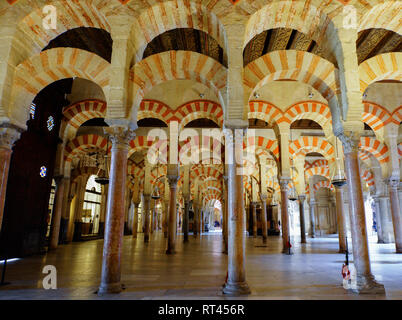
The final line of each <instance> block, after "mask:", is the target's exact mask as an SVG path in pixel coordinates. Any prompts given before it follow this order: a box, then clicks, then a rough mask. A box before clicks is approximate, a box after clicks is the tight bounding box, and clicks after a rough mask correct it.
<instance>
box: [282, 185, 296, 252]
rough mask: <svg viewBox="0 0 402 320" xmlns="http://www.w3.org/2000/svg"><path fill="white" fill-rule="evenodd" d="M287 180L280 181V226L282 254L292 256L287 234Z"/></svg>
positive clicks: (288, 234)
mask: <svg viewBox="0 0 402 320" xmlns="http://www.w3.org/2000/svg"><path fill="white" fill-rule="evenodd" d="M289 181H290V180H289V179H280V186H281V220H282V221H281V226H282V253H285V254H293V249H292V248H291V247H290V233H289V212H288V203H289V197H288V191H289Z"/></svg>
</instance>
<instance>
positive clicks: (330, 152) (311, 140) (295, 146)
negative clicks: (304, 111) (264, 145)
mask: <svg viewBox="0 0 402 320" xmlns="http://www.w3.org/2000/svg"><path fill="white" fill-rule="evenodd" d="M289 152H290V154H291V155H298V154H299V153H300V152H304V153H303V154H304V155H305V154H306V153H309V152H318V153H321V154H322V155H323V156H324V157H325V158H326V160H327V161H328V163H332V162H334V161H335V159H334V148H333V147H332V145H331V144H330V143H329V142H328V141H327V140H326V139H323V138H321V137H300V138H299V139H298V140H295V141H293V142H292V143H291V144H290V145H289Z"/></svg>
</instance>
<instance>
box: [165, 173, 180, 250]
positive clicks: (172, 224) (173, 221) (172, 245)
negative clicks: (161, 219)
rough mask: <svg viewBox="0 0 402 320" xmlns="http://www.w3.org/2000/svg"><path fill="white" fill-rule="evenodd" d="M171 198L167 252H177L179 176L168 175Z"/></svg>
mask: <svg viewBox="0 0 402 320" xmlns="http://www.w3.org/2000/svg"><path fill="white" fill-rule="evenodd" d="M167 178H168V180H169V189H170V200H169V226H168V246H167V250H166V253H167V254H175V253H176V230H177V208H176V207H177V206H176V189H177V182H178V180H179V176H175V175H168V176H167Z"/></svg>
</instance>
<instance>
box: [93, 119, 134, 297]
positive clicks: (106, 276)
mask: <svg viewBox="0 0 402 320" xmlns="http://www.w3.org/2000/svg"><path fill="white" fill-rule="evenodd" d="M105 131H106V132H107V133H109V137H110V140H111V142H112V150H111V154H112V156H111V166H110V179H109V194H108V195H109V197H108V202H107V214H106V226H105V239H104V245H103V259H102V276H101V283H100V287H99V291H98V294H100V295H101V294H105V293H119V292H121V290H122V287H121V283H120V278H121V252H122V245H123V231H124V199H125V192H126V176H127V155H128V148H129V142H130V141H131V140H132V139H133V138H134V136H135V134H134V132H133V131H132V130H128V129H126V128H122V127H108V128H107V129H105Z"/></svg>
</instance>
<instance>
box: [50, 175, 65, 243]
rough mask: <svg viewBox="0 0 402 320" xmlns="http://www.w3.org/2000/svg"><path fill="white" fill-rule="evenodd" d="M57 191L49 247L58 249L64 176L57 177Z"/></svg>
mask: <svg viewBox="0 0 402 320" xmlns="http://www.w3.org/2000/svg"><path fill="white" fill-rule="evenodd" d="M54 179H55V181H56V192H55V199H54V205H53V214H52V224H51V227H50V242H49V249H56V248H57V246H58V244H59V233H60V222H61V214H62V207H63V201H64V198H63V197H64V185H65V183H64V178H63V177H55V178H54Z"/></svg>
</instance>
